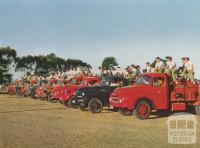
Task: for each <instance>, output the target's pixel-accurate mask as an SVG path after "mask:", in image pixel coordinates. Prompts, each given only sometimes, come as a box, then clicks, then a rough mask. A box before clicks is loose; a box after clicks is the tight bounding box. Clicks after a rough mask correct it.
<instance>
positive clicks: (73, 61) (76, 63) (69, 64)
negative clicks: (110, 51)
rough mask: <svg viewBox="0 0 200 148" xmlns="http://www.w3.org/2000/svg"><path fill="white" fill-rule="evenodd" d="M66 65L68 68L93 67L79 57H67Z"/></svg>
mask: <svg viewBox="0 0 200 148" xmlns="http://www.w3.org/2000/svg"><path fill="white" fill-rule="evenodd" d="M65 67H66V69H69V68H72V67H76V68H77V67H86V68H88V67H91V66H90V65H89V64H87V63H85V62H83V61H82V60H78V59H70V58H69V59H67V60H66V61H65Z"/></svg>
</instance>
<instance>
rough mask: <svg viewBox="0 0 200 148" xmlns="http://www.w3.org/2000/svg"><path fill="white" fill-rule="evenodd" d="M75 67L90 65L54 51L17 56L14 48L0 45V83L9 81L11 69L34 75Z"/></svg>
mask: <svg viewBox="0 0 200 148" xmlns="http://www.w3.org/2000/svg"><path fill="white" fill-rule="evenodd" d="M76 67H84V68H89V67H91V66H90V65H89V64H88V63H86V62H83V61H82V60H79V59H71V58H68V59H63V58H61V57H57V56H56V55H55V54H54V53H50V54H48V55H36V56H32V55H27V56H22V57H20V56H17V52H16V50H15V49H13V48H11V47H9V46H8V47H0V83H5V82H11V81H12V72H11V70H13V69H14V70H15V71H16V72H17V71H21V72H24V73H34V74H35V75H45V74H48V73H50V72H56V71H65V70H67V69H70V68H76Z"/></svg>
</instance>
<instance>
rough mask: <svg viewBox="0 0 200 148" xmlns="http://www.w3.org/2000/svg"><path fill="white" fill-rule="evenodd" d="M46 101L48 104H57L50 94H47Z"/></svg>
mask: <svg viewBox="0 0 200 148" xmlns="http://www.w3.org/2000/svg"><path fill="white" fill-rule="evenodd" d="M47 101H49V102H51V103H56V102H57V100H56V99H54V98H52V95H51V94H49V95H48V96H47Z"/></svg>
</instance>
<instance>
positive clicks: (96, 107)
mask: <svg viewBox="0 0 200 148" xmlns="http://www.w3.org/2000/svg"><path fill="white" fill-rule="evenodd" d="M88 108H89V110H90V112H92V113H94V114H97V113H100V112H101V111H102V109H103V103H102V101H101V100H100V99H98V98H93V99H91V100H90V101H89V103H88Z"/></svg>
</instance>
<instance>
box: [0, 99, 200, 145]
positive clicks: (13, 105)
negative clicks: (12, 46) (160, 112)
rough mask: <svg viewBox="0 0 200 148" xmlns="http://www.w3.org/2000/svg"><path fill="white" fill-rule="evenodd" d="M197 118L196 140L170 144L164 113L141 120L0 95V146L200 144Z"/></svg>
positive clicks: (107, 112)
mask: <svg viewBox="0 0 200 148" xmlns="http://www.w3.org/2000/svg"><path fill="white" fill-rule="evenodd" d="M197 119H198V122H199V124H198V126H197V143H196V144H194V145H170V144H168V139H167V132H168V130H167V124H166V122H167V117H159V116H152V117H151V119H149V120H145V121H141V120H138V119H136V118H135V117H134V116H129V117H124V116H122V115H120V114H119V113H118V112H112V111H111V110H108V109H105V110H103V112H102V113H100V114H97V115H94V114H91V113H90V112H88V111H86V112H82V111H80V110H79V109H71V108H66V107H64V106H63V105H61V104H59V103H54V104H52V103H48V102H45V101H41V100H32V99H30V98H23V97H17V96H9V95H0V147H3V148H4V147H5V148H6V147H13V148H16V147H42V148H44V147H58V148H62V147H63V148H64V147H66V148H79V147H80V148H82V147H88V148H90V147H91V148H99V147H100V148H111V147H114V148H118V147H119V148H125V147H130V148H135V147H138V148H144V147H149V148H165V147H181V148H184V147H185V148H186V147H187V148H188V147H196V148H197V147H198V148H199V147H200V117H197Z"/></svg>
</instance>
